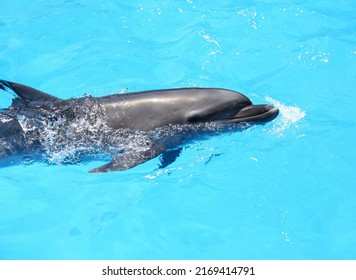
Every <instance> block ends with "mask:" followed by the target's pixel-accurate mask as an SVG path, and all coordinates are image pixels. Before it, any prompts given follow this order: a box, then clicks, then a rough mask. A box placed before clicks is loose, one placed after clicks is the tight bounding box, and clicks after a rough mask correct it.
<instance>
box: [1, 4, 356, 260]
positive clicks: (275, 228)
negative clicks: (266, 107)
mask: <svg viewBox="0 0 356 280" xmlns="http://www.w3.org/2000/svg"><path fill="white" fill-rule="evenodd" d="M118 2H119V1H89V0H88V1H50V2H49V1H39V0H37V1H28V3H27V4H24V2H23V1H22V2H21V1H18V2H13V1H1V3H0V79H5V80H11V81H16V82H20V83H23V84H27V85H30V86H33V87H36V88H39V89H41V90H43V91H46V92H49V93H52V94H54V95H56V96H58V97H61V98H71V97H79V96H82V95H83V94H84V93H90V94H92V95H94V96H102V95H107V94H110V93H116V92H129V91H136V90H148V89H159V88H175V87H187V86H189V87H190V86H200V87H224V88H230V89H233V90H237V91H240V92H243V93H245V94H246V95H247V96H249V97H250V98H251V99H252V100H253V102H254V103H266V102H267V103H273V104H275V105H277V106H279V107H280V109H281V114H280V116H279V117H278V118H277V119H276V120H274V121H273V122H272V123H269V124H267V125H265V126H256V127H252V128H250V129H248V130H246V131H243V132H236V133H232V134H226V135H221V136H218V137H213V138H211V139H209V140H206V141H198V142H196V143H192V144H190V145H188V146H187V147H186V148H185V149H184V150H183V152H182V154H181V156H180V157H179V158H178V159H177V160H176V161H175V162H174V163H173V164H172V165H170V166H168V167H167V168H165V169H157V166H158V163H159V161H158V159H154V160H151V161H149V162H147V163H145V164H143V165H140V166H138V167H136V168H134V169H131V170H129V171H125V172H114V173H109V174H102V175H92V174H89V173H87V170H90V169H92V168H94V167H97V166H98V165H101V164H103V161H99V160H95V161H89V162H83V163H80V164H76V165H61V164H48V163H45V162H34V163H31V164H25V163H24V164H22V165H13V166H1V168H0V258H1V259H355V258H356V179H355V175H354V174H355V166H356V160H355V157H356V148H355V145H354V140H355V139H356V118H355V114H354V111H355V108H356V95H355V89H356V79H355V77H356V66H355V65H356V64H355V63H356V38H355V36H356V32H355V31H356V16H355V15H356V11H355V5H354V1H351V0H345V1H338V2H335V1H331V0H330V1H317V2H315V1H314V2H312V1H309V3H297V1H286V0H284V1H275V2H273V3H271V2H270V1H260V2H259V3H256V2H255V1H232V0H230V1H229V0H224V1H207V0H206V1H203V0H187V1H169V0H166V1H138V0H133V1H126V2H125V1H120V2H122V3H123V4H118ZM0 94H1V96H0V105H1V106H0V107H5V106H7V105H8V101H9V100H7V99H6V98H5V94H2V92H1V93H0ZM0 164H1V163H0Z"/></svg>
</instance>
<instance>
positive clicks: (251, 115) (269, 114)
mask: <svg viewBox="0 0 356 280" xmlns="http://www.w3.org/2000/svg"><path fill="white" fill-rule="evenodd" d="M278 113H279V109H278V108H276V107H274V106H272V105H249V106H246V107H244V108H242V109H241V110H240V111H239V112H238V113H237V114H236V115H235V116H234V117H233V118H232V119H231V122H269V121H271V120H273V119H274V118H276V117H277V116H278Z"/></svg>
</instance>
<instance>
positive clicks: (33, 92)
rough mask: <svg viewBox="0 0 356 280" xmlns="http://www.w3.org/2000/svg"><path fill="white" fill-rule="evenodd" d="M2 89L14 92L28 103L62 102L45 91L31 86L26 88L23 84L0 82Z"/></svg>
mask: <svg viewBox="0 0 356 280" xmlns="http://www.w3.org/2000/svg"><path fill="white" fill-rule="evenodd" d="M0 89H1V90H8V89H10V90H12V91H13V92H14V93H15V94H16V95H17V97H18V98H20V99H21V100H23V101H25V102H26V103H29V102H33V101H37V102H39V101H42V102H43V101H44V102H46V101H47V102H55V101H60V100H61V99H59V98H57V97H54V96H52V95H50V94H48V93H45V92H43V91H40V90H37V89H34V88H31V87H29V86H25V85H22V84H18V83H14V82H9V81H5V80H0Z"/></svg>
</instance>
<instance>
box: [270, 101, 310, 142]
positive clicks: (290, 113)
mask: <svg viewBox="0 0 356 280" xmlns="http://www.w3.org/2000/svg"><path fill="white" fill-rule="evenodd" d="M265 100H266V101H267V102H269V103H271V104H272V105H274V106H275V107H277V108H279V114H280V116H279V117H278V118H277V119H276V120H275V121H274V123H273V125H272V127H271V129H270V130H269V132H270V133H271V134H272V135H277V136H278V137H283V136H284V131H285V130H286V129H288V128H290V127H295V128H297V127H298V124H297V123H298V122H299V121H300V120H301V119H303V118H304V117H305V112H303V111H302V110H301V109H300V108H298V107H296V106H287V105H284V104H282V103H281V102H279V101H277V100H275V99H273V98H271V97H266V98H265Z"/></svg>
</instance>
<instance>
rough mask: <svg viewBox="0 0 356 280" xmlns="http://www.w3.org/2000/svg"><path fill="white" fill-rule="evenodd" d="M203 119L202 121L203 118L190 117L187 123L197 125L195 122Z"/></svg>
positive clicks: (197, 116)
mask: <svg viewBox="0 0 356 280" xmlns="http://www.w3.org/2000/svg"><path fill="white" fill-rule="evenodd" d="M201 119H202V117H201V116H199V115H193V116H190V117H189V118H188V119H187V122H190V123H195V122H199V121H201Z"/></svg>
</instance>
